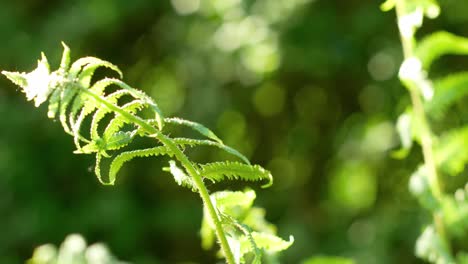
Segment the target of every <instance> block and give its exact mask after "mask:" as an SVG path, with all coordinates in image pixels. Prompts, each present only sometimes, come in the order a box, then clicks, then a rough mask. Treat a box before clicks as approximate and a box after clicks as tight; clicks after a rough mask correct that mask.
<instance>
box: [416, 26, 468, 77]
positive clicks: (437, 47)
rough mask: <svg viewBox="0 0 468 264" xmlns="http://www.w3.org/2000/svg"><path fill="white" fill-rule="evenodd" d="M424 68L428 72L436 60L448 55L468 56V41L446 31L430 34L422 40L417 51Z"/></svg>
mask: <svg viewBox="0 0 468 264" xmlns="http://www.w3.org/2000/svg"><path fill="white" fill-rule="evenodd" d="M415 53H416V56H417V57H418V58H419V59H420V60H421V62H422V65H423V68H424V69H426V70H428V69H429V68H430V67H431V65H432V63H433V62H434V60H436V59H438V58H439V57H441V56H443V55H446V54H459V55H466V54H468V39H467V38H464V37H459V36H456V35H454V34H451V33H449V32H445V31H439V32H435V33H432V34H430V35H429V36H427V37H425V38H424V39H422V40H421V41H420V42H419V44H418V46H417V47H416V50H415Z"/></svg>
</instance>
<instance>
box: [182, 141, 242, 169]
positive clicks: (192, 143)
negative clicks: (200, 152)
mask: <svg viewBox="0 0 468 264" xmlns="http://www.w3.org/2000/svg"><path fill="white" fill-rule="evenodd" d="M173 140H174V142H175V143H176V144H178V145H179V146H181V147H186V146H189V147H195V146H203V145H204V146H212V147H217V148H220V149H222V150H224V151H226V152H227V153H229V154H232V155H234V156H236V157H238V158H239V159H241V160H242V161H243V162H244V163H246V164H248V165H250V161H249V160H248V159H247V158H246V157H245V156H244V155H242V153H240V152H239V151H237V150H235V149H233V148H231V147H229V146H226V145H224V144H221V143H218V142H215V141H211V140H204V139H192V138H174V139H173Z"/></svg>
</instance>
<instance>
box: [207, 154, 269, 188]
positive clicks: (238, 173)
mask: <svg viewBox="0 0 468 264" xmlns="http://www.w3.org/2000/svg"><path fill="white" fill-rule="evenodd" d="M200 168H201V171H200V173H201V174H202V176H203V177H204V178H205V179H208V180H211V181H212V182H220V181H223V180H225V179H229V180H238V179H241V180H245V181H261V180H267V181H268V182H267V183H266V184H265V185H263V186H262V187H263V188H266V187H269V186H271V185H272V184H273V177H272V176H271V173H270V172H269V171H267V170H265V169H264V168H262V167H260V166H258V165H247V164H242V163H239V162H230V161H223V162H213V163H208V164H203V165H200Z"/></svg>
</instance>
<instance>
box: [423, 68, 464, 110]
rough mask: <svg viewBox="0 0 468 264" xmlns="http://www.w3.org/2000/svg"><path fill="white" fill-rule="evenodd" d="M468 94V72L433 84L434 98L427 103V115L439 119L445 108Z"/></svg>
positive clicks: (453, 75)
mask: <svg viewBox="0 0 468 264" xmlns="http://www.w3.org/2000/svg"><path fill="white" fill-rule="evenodd" d="M467 94H468V72H460V73H455V74H452V75H449V76H447V77H444V78H441V79H439V80H436V81H435V82H434V97H433V98H432V100H430V101H427V102H426V104H425V109H426V111H427V113H428V114H429V115H432V116H434V117H439V118H440V117H441V116H442V115H443V114H444V113H445V112H446V110H447V108H448V107H449V106H450V105H452V104H453V103H455V102H457V101H458V100H460V99H461V98H462V97H463V96H465V95H467Z"/></svg>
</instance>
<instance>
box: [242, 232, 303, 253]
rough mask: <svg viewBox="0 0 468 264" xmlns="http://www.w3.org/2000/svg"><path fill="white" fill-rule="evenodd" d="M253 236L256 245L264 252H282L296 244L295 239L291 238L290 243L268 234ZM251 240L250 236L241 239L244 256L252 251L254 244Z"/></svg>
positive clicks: (254, 234) (255, 233)
mask: <svg viewBox="0 0 468 264" xmlns="http://www.w3.org/2000/svg"><path fill="white" fill-rule="evenodd" d="M251 236H252V238H253V240H254V241H255V245H256V246H257V247H258V248H260V249H263V250H266V251H269V252H280V251H284V250H286V249H288V248H289V247H290V246H291V245H292V244H293V243H294V237H293V236H289V241H287V240H284V239H282V238H280V237H278V236H276V235H273V234H267V233H260V232H252V233H251ZM250 239H251V238H249V237H248V236H242V237H241V238H240V244H241V254H242V255H244V254H246V253H248V252H250V251H252V242H251V241H250Z"/></svg>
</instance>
